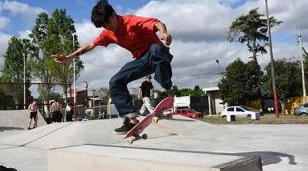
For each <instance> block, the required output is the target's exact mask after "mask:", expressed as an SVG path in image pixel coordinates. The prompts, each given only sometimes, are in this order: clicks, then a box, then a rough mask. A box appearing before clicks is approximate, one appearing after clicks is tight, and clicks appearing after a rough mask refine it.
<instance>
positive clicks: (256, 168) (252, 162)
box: [215, 156, 262, 171]
mask: <svg viewBox="0 0 308 171" xmlns="http://www.w3.org/2000/svg"><path fill="white" fill-rule="evenodd" d="M215 168H219V169H220V171H246V170H247V171H262V161H261V158H260V157H259V156H251V157H245V158H242V159H238V160H235V161H231V162H228V163H224V164H221V165H218V166H215Z"/></svg>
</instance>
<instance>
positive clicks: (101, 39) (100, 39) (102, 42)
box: [93, 30, 111, 47]
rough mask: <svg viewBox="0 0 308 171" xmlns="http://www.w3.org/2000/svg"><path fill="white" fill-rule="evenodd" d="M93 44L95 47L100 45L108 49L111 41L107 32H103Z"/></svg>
mask: <svg viewBox="0 0 308 171" xmlns="http://www.w3.org/2000/svg"><path fill="white" fill-rule="evenodd" d="M93 43H94V45H95V46H97V45H100V46H105V47H107V46H108V45H109V44H110V43H111V41H110V39H109V38H108V36H107V32H106V30H103V31H102V32H101V33H100V34H99V35H98V36H97V37H96V38H95V39H94V40H93Z"/></svg>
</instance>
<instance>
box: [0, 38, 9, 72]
mask: <svg viewBox="0 0 308 171" xmlns="http://www.w3.org/2000/svg"><path fill="white" fill-rule="evenodd" d="M0 37H1V38H0V71H1V70H2V69H3V67H4V58H3V55H4V54H5V51H6V49H7V46H8V42H9V39H10V37H11V36H10V35H7V34H4V33H1V32H0Z"/></svg>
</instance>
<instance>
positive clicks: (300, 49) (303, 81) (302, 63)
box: [297, 29, 306, 102]
mask: <svg viewBox="0 0 308 171" xmlns="http://www.w3.org/2000/svg"><path fill="white" fill-rule="evenodd" d="M297 38H298V44H299V52H300V60H301V68H302V84H303V97H304V99H303V100H304V102H306V85H305V71H304V55H303V50H302V49H303V46H302V35H301V31H300V29H298V35H297Z"/></svg>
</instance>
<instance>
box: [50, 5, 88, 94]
mask: <svg viewBox="0 0 308 171" xmlns="http://www.w3.org/2000/svg"><path fill="white" fill-rule="evenodd" d="M73 33H76V29H75V26H74V21H73V19H72V18H71V17H70V16H68V15H67V14H66V10H62V9H56V10H55V11H54V12H53V14H52V16H51V18H50V20H49V23H48V38H47V40H46V49H47V51H48V54H49V55H51V54H57V53H63V54H66V55H68V54H70V53H72V52H73V51H75V50H76V49H77V48H79V43H78V37H77V36H76V35H75V36H74V35H73ZM73 36H74V37H73ZM73 39H74V40H75V41H74V44H73ZM75 65H76V67H75V68H76V71H75V74H76V78H78V77H79V74H80V72H81V71H82V70H83V67H84V66H83V63H82V61H81V60H80V58H79V57H78V58H75ZM50 66H52V67H51V68H49V70H50V72H51V74H52V75H53V80H54V81H57V82H60V83H65V84H63V85H61V86H62V88H63V92H64V94H65V96H67V89H68V88H69V85H68V84H70V85H71V84H72V83H73V74H74V73H73V62H69V63H65V64H62V65H59V64H57V63H55V62H54V61H53V59H52V62H51V65H50Z"/></svg>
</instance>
